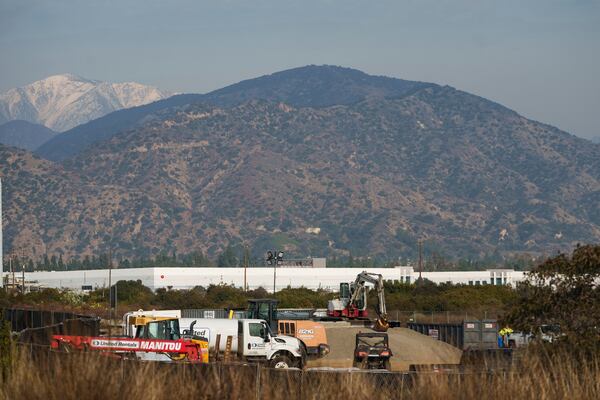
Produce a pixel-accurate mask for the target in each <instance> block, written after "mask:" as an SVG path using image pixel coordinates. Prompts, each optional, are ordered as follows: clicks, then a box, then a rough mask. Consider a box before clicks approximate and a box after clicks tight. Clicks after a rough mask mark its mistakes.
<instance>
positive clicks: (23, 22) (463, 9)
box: [0, 0, 600, 137]
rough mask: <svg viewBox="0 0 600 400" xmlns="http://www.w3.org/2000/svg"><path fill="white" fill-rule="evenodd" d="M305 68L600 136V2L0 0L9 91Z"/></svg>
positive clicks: (2, 65) (0, 39) (188, 80)
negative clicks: (68, 82) (63, 83)
mask: <svg viewBox="0 0 600 400" xmlns="http://www.w3.org/2000/svg"><path fill="white" fill-rule="evenodd" d="M306 64H334V65H342V66H347V67H353V68H358V69H361V70H363V71H365V72H367V73H370V74H381V75H388V76H394V77H399V78H404V79H412V80H421V81H429V82H436V83H440V84H448V85H451V86H454V87H456V88H458V89H462V90H466V91H468V92H472V93H475V94H478V95H481V96H484V97H487V98H489V99H492V100H495V101H498V102H500V103H502V104H504V105H506V106H508V107H510V108H512V109H514V110H516V111H518V112H520V113H521V114H523V115H525V116H527V117H530V118H534V119H536V120H540V121H542V122H547V123H550V124H553V125H556V126H558V127H559V128H561V129H564V130H566V131H568V132H571V133H573V134H577V135H580V136H587V137H590V136H600V117H599V115H600V78H599V76H598V73H599V72H600V0H531V1H528V0H520V1H513V0H395V1H392V0H390V1H377V0H370V1H367V0H360V1H359V0H339V1H335V0H320V1H316V0H315V1H311V0H295V1H289V0H255V1H249V0H248V1H241V0H238V1H236V0H220V1H199V0H193V1H192V0H190V1H185V0H177V1H174V0H172V1H166V0H162V1H159V0H131V1H128V0H118V1H102V0H96V1H92V0H78V1H66V0H65V1H52V0H38V1H28V0H14V1H13V0H0V91H4V90H6V89H9V88H11V87H15V86H22V85H24V84H27V83H30V82H32V81H34V80H37V79H41V78H44V77H46V76H48V75H52V74H57V73H62V72H71V73H75V74H78V75H81V76H84V77H87V78H92V79H99V80H107V81H130V80H135V81H138V82H141V83H145V84H151V85H155V86H158V87H161V88H164V89H170V90H174V91H179V92H206V91H209V90H212V89H216V88H219V87H222V86H224V85H226V84H230V83H234V82H237V81H239V80H242V79H246V78H252V77H255V76H258V75H262V74H266V73H271V72H275V71H278V70H282V69H287V68H291V67H296V66H302V65H306Z"/></svg>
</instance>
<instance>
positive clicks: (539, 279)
mask: <svg viewBox="0 0 600 400" xmlns="http://www.w3.org/2000/svg"><path fill="white" fill-rule="evenodd" d="M599 280H600V246H590V245H587V246H577V248H576V249H575V250H574V251H573V254H572V256H571V257H568V256H566V255H564V254H561V255H559V256H556V257H554V258H550V259H548V260H546V261H545V262H543V263H542V264H540V265H538V266H536V267H534V268H533V269H532V271H531V273H530V274H529V275H528V278H527V279H526V280H525V281H524V282H522V283H521V284H519V285H518V286H517V291H518V294H519V301H518V303H517V304H516V305H515V306H514V308H513V309H512V310H511V312H510V313H509V314H508V315H507V316H506V321H507V322H508V323H509V324H512V325H513V327H514V328H517V329H521V330H524V331H528V332H534V333H535V332H539V329H540V327H541V326H542V325H559V326H560V331H561V333H562V334H563V336H561V337H560V341H562V342H566V343H568V344H571V345H574V347H576V348H578V349H586V350H588V351H599V350H600V330H598V321H600V287H599V286H598V281H599Z"/></svg>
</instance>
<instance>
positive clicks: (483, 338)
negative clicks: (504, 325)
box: [407, 319, 498, 350]
mask: <svg viewBox="0 0 600 400" xmlns="http://www.w3.org/2000/svg"><path fill="white" fill-rule="evenodd" d="M407 326H408V328H409V329H412V330H414V331H417V332H419V333H421V334H423V335H427V336H430V337H432V338H434V339H436V340H441V341H443V342H446V343H448V344H451V345H452V346H455V347H458V348H459V349H461V350H487V349H497V348H498V342H497V337H498V322H497V321H496V320H493V319H485V320H482V321H479V320H476V319H472V320H465V321H463V322H462V323H456V324H431V323H417V322H409V323H408V324H407Z"/></svg>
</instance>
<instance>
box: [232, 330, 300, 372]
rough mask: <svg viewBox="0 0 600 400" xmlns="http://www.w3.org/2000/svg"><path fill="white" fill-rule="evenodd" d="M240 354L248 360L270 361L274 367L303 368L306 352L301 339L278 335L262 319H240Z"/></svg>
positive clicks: (238, 347) (238, 348)
mask: <svg viewBox="0 0 600 400" xmlns="http://www.w3.org/2000/svg"><path fill="white" fill-rule="evenodd" d="M237 351H238V355H239V356H240V357H241V358H243V359H245V360H248V361H265V360H266V361H268V362H269V365H270V366H271V367H272V368H290V367H297V368H303V367H304V364H305V362H306V354H305V353H304V350H303V346H302V344H301V343H300V340H298V339H296V338H293V337H290V336H283V335H281V336H280V335H277V334H275V333H274V332H273V331H272V330H271V327H270V326H269V324H268V323H267V322H266V321H264V320H260V319H241V320H238V346H237Z"/></svg>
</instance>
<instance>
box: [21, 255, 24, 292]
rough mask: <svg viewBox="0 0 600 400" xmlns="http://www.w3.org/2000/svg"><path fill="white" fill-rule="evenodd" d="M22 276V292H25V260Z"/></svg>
mask: <svg viewBox="0 0 600 400" xmlns="http://www.w3.org/2000/svg"><path fill="white" fill-rule="evenodd" d="M21 273H22V277H21V279H22V280H21V293H23V294H25V261H23V267H22V269H21Z"/></svg>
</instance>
